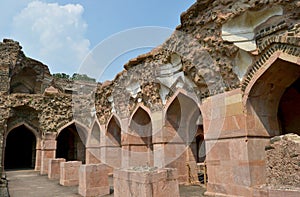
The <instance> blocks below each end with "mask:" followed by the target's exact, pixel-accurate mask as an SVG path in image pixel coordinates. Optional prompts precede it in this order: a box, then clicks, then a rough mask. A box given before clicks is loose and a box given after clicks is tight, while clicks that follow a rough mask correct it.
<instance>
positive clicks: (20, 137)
mask: <svg viewBox="0 0 300 197" xmlns="http://www.w3.org/2000/svg"><path fill="white" fill-rule="evenodd" d="M39 143H40V136H39V134H38V132H37V131H36V130H35V129H34V128H32V127H31V126H29V125H28V124H27V123H25V122H21V123H18V124H16V125H14V126H13V127H11V128H10V129H9V130H8V131H7V133H6V134H5V155H4V166H5V168H6V169H7V168H33V169H34V168H35V165H36V164H37V163H36V155H37V147H38V145H39Z"/></svg>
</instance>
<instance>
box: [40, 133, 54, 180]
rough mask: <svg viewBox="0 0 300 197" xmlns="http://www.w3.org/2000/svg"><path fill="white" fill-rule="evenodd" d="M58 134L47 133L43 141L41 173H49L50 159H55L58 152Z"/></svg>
mask: <svg viewBox="0 0 300 197" xmlns="http://www.w3.org/2000/svg"><path fill="white" fill-rule="evenodd" d="M55 138H56V135H55V133H46V135H45V137H44V139H43V140H42V142H41V175H46V174H48V165H49V159H54V158H55V154H56V140H55Z"/></svg>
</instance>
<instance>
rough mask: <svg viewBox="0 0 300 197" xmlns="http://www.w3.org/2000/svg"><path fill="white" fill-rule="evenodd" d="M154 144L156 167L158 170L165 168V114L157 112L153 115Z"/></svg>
mask: <svg viewBox="0 0 300 197" xmlns="http://www.w3.org/2000/svg"><path fill="white" fill-rule="evenodd" d="M152 122H153V123H152V125H153V128H152V142H153V154H154V161H153V163H154V166H155V167H158V168H164V167H165V160H164V157H165V152H164V144H165V140H164V137H163V133H162V131H163V124H164V121H163V112H162V111H156V112H153V113H152Z"/></svg>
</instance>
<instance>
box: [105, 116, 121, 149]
mask: <svg viewBox="0 0 300 197" xmlns="http://www.w3.org/2000/svg"><path fill="white" fill-rule="evenodd" d="M121 133H122V127H121V121H120V119H119V117H118V116H117V115H116V114H113V115H112V116H111V117H110V119H109V121H108V123H107V125H106V135H107V136H108V139H109V143H110V144H113V145H116V146H121V136H122V134H121Z"/></svg>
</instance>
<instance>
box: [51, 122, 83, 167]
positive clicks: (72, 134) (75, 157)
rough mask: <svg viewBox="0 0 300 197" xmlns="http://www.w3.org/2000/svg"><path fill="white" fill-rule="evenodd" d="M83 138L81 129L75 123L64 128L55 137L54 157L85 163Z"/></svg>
mask: <svg viewBox="0 0 300 197" xmlns="http://www.w3.org/2000/svg"><path fill="white" fill-rule="evenodd" d="M85 139H86V136H85V135H84V133H83V131H82V130H81V129H79V128H78V127H76V125H75V123H73V124H71V125H69V126H68V127H66V128H64V129H63V130H62V131H61V132H60V133H59V135H58V137H57V139H56V140H57V149H56V158H65V159H66V161H82V163H85V154H86V153H85V151H86V148H85Z"/></svg>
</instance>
